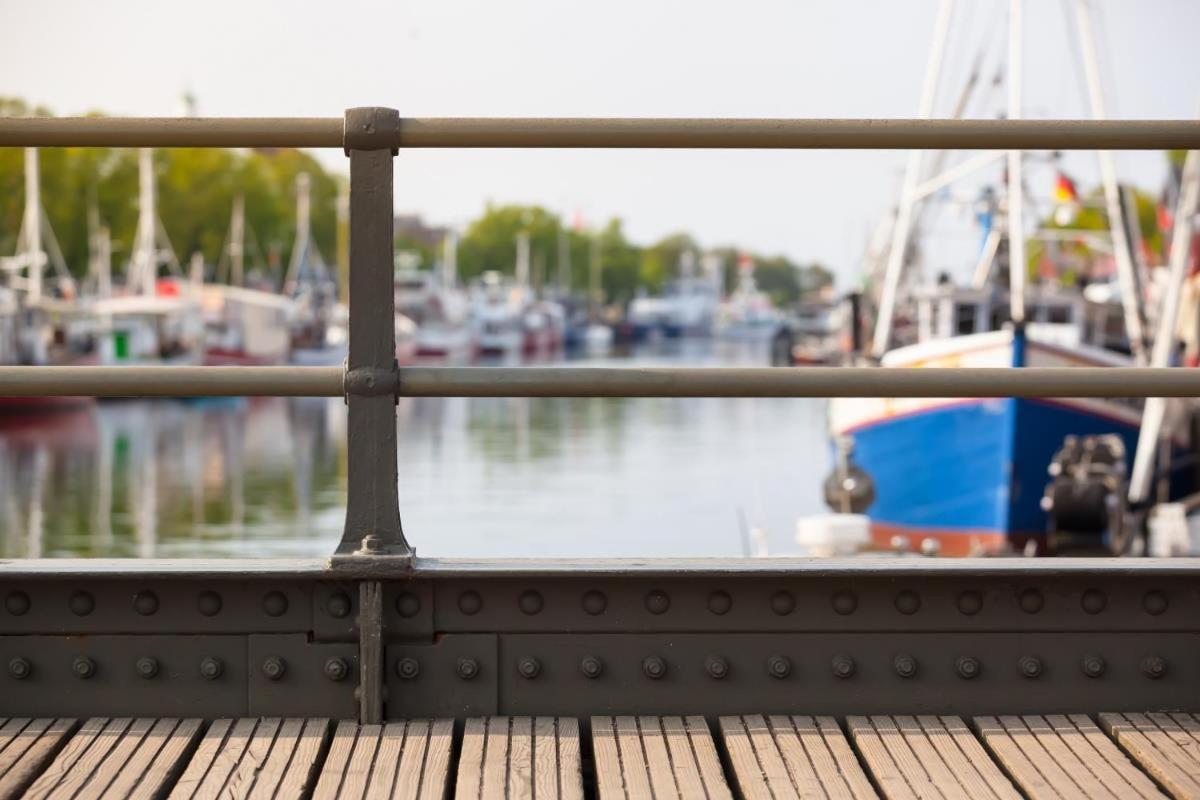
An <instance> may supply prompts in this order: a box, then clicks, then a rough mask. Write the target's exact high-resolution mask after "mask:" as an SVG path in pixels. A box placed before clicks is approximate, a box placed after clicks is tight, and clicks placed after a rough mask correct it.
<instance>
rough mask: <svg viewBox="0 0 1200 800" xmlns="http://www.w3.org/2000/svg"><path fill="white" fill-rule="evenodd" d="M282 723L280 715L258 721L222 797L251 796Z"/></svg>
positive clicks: (240, 798) (238, 798)
mask: <svg viewBox="0 0 1200 800" xmlns="http://www.w3.org/2000/svg"><path fill="white" fill-rule="evenodd" d="M281 725H282V720H280V719H279V718H278V717H267V718H265V719H260V720H259V721H258V725H256V726H255V728H254V733H253V734H251V736H250V741H249V742H248V743H247V744H246V747H245V749H244V750H242V757H241V758H240V759H238V762H237V766H236V767H234V769H233V771H232V772H230V774H229V777H228V778H227V779H226V781H225V786H224V787H223V788H222V789H221V790H220V796H221V797H222V798H230V800H245V798H248V797H249V796H250V792H251V791H252V790H253V789H254V783H255V781H256V780H257V778H258V773H259V771H260V770H261V769H262V768H263V767H264V766H266V763H267V756H269V755H270V754H271V747H272V746H273V745H274V744H275V735H276V734H277V733H279V728H280V726H281Z"/></svg>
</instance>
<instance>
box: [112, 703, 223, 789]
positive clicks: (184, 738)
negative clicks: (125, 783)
mask: <svg viewBox="0 0 1200 800" xmlns="http://www.w3.org/2000/svg"><path fill="white" fill-rule="evenodd" d="M176 722H177V723H178V724H176V725H175V726H174V728H173V729H172V730H170V731H168V733H167V736H166V739H165V741H163V742H162V743H161V746H158V747H157V749H155V746H156V745H157V744H158V741H157V739H156V738H155V730H157V726H156V728H155V730H151V732H150V735H149V736H147V737H146V740H145V741H143V743H142V748H143V749H144V750H146V751H147V752H150V751H152V750H153V751H155V752H154V754H153V755H152V756H151V760H150V762H149V763H148V765H147V766H146V767H145V768H143V769H142V770H141V774H140V775H136V774H135V777H136V778H140V780H138V782H137V786H136V787H134V788H133V789H132V790H131V791H129V792H128V794H127V797H128V798H129V800H152V799H153V800H157V799H158V798H161V797H162V796H163V792H165V791H166V788H167V787H168V786H170V785H171V781H172V780H174V779H175V776H177V775H179V773H180V772H181V771H182V770H183V769H184V767H185V766H186V765H187V762H188V757H189V756H190V755H191V754H192V749H193V748H194V747H195V746H196V742H197V741H198V740H199V739H200V732H201V731H202V730H203V729H204V723H203V722H201V721H200V720H198V719H185V720H177V721H176ZM133 771H134V772H135V773H136V772H137V770H133Z"/></svg>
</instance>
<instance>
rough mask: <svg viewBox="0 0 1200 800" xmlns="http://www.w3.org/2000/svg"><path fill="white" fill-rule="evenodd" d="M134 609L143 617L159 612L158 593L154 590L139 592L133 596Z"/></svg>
mask: <svg viewBox="0 0 1200 800" xmlns="http://www.w3.org/2000/svg"><path fill="white" fill-rule="evenodd" d="M133 610H134V611H136V612H137V613H139V614H141V615H142V616H143V617H149V616H151V615H153V614H156V613H158V595H156V594H155V593H154V592H138V593H137V594H135V595H134V596H133Z"/></svg>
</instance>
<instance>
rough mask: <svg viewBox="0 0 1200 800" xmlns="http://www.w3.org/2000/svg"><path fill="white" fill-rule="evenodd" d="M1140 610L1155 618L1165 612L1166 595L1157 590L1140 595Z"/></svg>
mask: <svg viewBox="0 0 1200 800" xmlns="http://www.w3.org/2000/svg"><path fill="white" fill-rule="evenodd" d="M1142 608H1143V609H1145V611H1146V613H1147V614H1153V615H1154V616H1156V617H1157V616H1158V615H1159V614H1161V613H1163V612H1164V611H1166V610H1167V595H1166V594H1165V593H1164V592H1161V591H1159V590H1158V589H1151V590H1150V591H1148V592H1146V593H1145V594H1144V595H1142Z"/></svg>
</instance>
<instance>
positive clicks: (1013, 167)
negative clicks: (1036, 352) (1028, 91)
mask: <svg viewBox="0 0 1200 800" xmlns="http://www.w3.org/2000/svg"><path fill="white" fill-rule="evenodd" d="M1021 55H1022V42H1021V0H1010V2H1009V6H1008V118H1009V119H1020V118H1021V78H1022V76H1021ZM1023 166H1024V161H1023V159H1022V153H1021V151H1020V150H1009V151H1008V198H1007V200H1008V287H1009V288H1008V294H1009V306H1010V309H1011V310H1010V315H1011V316H1012V321H1013V324H1014V325H1017V326H1020V325H1022V324H1023V323H1024V322H1025V267H1026V262H1025V214H1024V212H1025V209H1024V205H1025V195H1024V193H1023V191H1022V186H1023V184H1024V180H1023V176H1022V172H1023V169H1022V168H1023ZM1014 349H1015V345H1014ZM1014 355H1015V354H1014Z"/></svg>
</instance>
